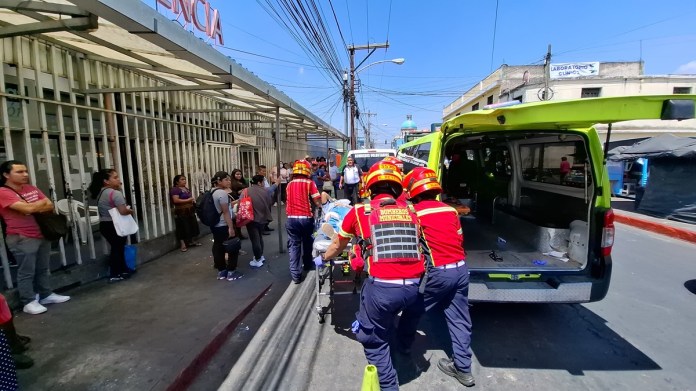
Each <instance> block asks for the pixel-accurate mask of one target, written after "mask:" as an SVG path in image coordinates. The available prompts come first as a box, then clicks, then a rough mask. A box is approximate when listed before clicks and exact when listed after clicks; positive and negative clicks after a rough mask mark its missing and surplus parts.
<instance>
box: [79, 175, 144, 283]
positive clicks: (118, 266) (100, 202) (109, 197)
mask: <svg viewBox="0 0 696 391" xmlns="http://www.w3.org/2000/svg"><path fill="white" fill-rule="evenodd" d="M121 185H122V183H121V178H120V177H119V176H118V172H116V170H114V169H103V170H99V171H97V172H95V173H94V175H92V183H90V185H89V194H90V195H91V196H92V199H95V200H97V207H98V209H99V232H101V234H102V236H103V237H104V239H106V241H107V242H109V245H110V246H111V254H109V282H119V281H123V280H124V279H126V278H128V277H130V275H131V273H133V270H130V269H128V267H127V266H126V255H125V251H126V242H127V240H128V237H127V236H119V235H118V234H117V233H116V227H115V226H114V222H113V218H112V216H111V214H110V213H109V210H110V209H114V208H115V209H116V210H117V211H118V213H119V214H120V215H122V216H128V215H132V214H133V210H131V209H130V207H129V206H128V205H126V198H125V197H123V194H122V193H121V192H120V191H119V189H120V188H121Z"/></svg>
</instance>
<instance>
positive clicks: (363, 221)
mask: <svg viewBox="0 0 696 391" xmlns="http://www.w3.org/2000/svg"><path fill="white" fill-rule="evenodd" d="M401 179H402V178H401V172H400V171H399V169H398V168H397V167H396V166H395V165H394V164H392V163H387V162H383V161H381V162H377V163H375V164H374V165H373V166H372V168H370V171H369V173H368V174H367V179H366V181H365V186H366V187H367V188H368V189H369V191H370V198H371V200H370V202H369V203H364V204H358V205H355V207H354V208H353V209H352V210H351V211H349V212H348V214H347V215H346V217H345V218H344V220H343V224H342V225H341V230H340V232H339V233H338V235H337V236H336V237H335V238H334V240H333V242H332V243H331V245H330V246H329V248H328V249H327V251H326V253H325V254H324V256H323V257H322V256H319V257H316V258H315V259H314V262H315V263H316V264H317V265H318V266H322V265H323V264H324V262H325V260H326V259H332V258H334V257H336V256H337V255H338V254H340V253H341V252H342V251H343V249H344V248H345V247H346V246H347V244H348V242H349V241H350V240H351V239H352V238H353V237H357V238H358V244H356V245H359V246H360V248H361V249H363V250H362V253H363V254H364V256H365V257H366V261H367V262H366V263H367V272H368V274H369V275H370V278H369V280H368V281H365V283H364V284H363V287H362V291H361V293H360V309H359V311H358V313H357V320H356V321H355V322H354V323H353V327H352V329H353V332H354V333H355V334H356V339H357V340H358V342H360V343H361V344H362V345H363V349H364V351H365V357H366V358H367V361H368V362H369V363H370V364H373V365H375V366H376V367H377V374H378V376H379V384H380V389H381V390H382V391H388V390H389V391H391V390H398V389H399V381H398V377H397V374H396V370H395V369H394V366H393V365H392V360H391V356H390V349H389V343H388V341H389V338H390V335H391V334H392V333H393V332H394V320H395V318H396V317H397V315H398V314H399V312H402V315H401V318H400V321H399V327H398V329H397V330H396V334H397V339H398V340H401V339H402V338H403V337H408V336H409V335H410V333H411V331H412V330H415V328H416V326H417V324H418V320H419V319H420V317H421V315H422V314H423V312H424V308H423V296H422V295H421V294H419V293H418V284H419V282H420V278H421V277H422V275H423V272H424V262H423V257H422V254H421V253H420V249H419V231H420V228H419V226H418V218H417V217H416V215H415V210H414V209H413V208H412V207H411V206H410V205H407V204H406V203H403V202H400V201H397V200H396V198H397V197H399V196H400V195H401V193H402V192H403V188H402V187H401ZM402 330H406V332H403V331H402ZM402 334H403V336H402Z"/></svg>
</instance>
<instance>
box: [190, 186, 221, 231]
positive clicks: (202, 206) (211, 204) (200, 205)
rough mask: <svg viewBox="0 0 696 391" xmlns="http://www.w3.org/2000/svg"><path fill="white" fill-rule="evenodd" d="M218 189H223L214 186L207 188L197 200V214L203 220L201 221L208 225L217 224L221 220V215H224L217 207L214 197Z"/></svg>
mask: <svg viewBox="0 0 696 391" xmlns="http://www.w3.org/2000/svg"><path fill="white" fill-rule="evenodd" d="M217 190H222V189H218V188H213V189H211V190H206V192H205V193H203V195H202V196H200V197H199V198H198V200H197V201H196V215H197V216H198V218H199V219H200V220H201V223H203V224H205V225H207V226H208V227H214V226H216V225H217V223H219V222H220V215H222V212H218V211H217V209H216V208H215V200H214V199H213V193H215V192H216V191H217Z"/></svg>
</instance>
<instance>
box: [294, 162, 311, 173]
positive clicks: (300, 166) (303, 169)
mask: <svg viewBox="0 0 696 391" xmlns="http://www.w3.org/2000/svg"><path fill="white" fill-rule="evenodd" d="M311 173H312V170H311V169H310V167H309V163H308V162H307V161H306V160H297V161H295V164H294V165H293V166H292V175H304V176H310V175H311Z"/></svg>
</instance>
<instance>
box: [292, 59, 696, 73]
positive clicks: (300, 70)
mask: <svg viewBox="0 0 696 391" xmlns="http://www.w3.org/2000/svg"><path fill="white" fill-rule="evenodd" d="M694 69H696V61H694ZM297 71H298V73H299V74H300V75H304V67H300V68H299V69H298V70H297Z"/></svg>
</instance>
